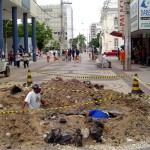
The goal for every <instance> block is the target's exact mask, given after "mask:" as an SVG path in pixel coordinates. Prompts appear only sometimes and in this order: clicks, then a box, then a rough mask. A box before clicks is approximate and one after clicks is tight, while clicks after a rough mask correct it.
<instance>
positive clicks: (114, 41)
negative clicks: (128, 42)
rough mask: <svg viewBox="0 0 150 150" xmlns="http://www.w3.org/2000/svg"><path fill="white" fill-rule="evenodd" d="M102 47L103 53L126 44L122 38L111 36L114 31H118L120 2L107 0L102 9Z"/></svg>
mask: <svg viewBox="0 0 150 150" xmlns="http://www.w3.org/2000/svg"><path fill="white" fill-rule="evenodd" d="M100 25H101V31H100V38H101V42H102V45H100V47H101V49H102V52H105V51H109V50H112V49H118V47H120V46H121V45H123V44H124V41H123V39H122V38H121V37H115V36H112V35H110V34H111V33H112V32H114V31H118V0H105V1H104V4H103V7H102V9H101V17H100Z"/></svg>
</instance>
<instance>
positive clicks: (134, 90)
mask: <svg viewBox="0 0 150 150" xmlns="http://www.w3.org/2000/svg"><path fill="white" fill-rule="evenodd" d="M134 76H135V77H136V78H138V75H137V74H135V75H134ZM136 78H134V79H133V86H132V91H131V93H132V94H142V93H143V91H142V90H141V89H140V88H139V81H138V80H137V79H136Z"/></svg>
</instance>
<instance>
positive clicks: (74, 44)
mask: <svg viewBox="0 0 150 150" xmlns="http://www.w3.org/2000/svg"><path fill="white" fill-rule="evenodd" d="M69 43H70V45H71V47H72V48H74V49H75V48H77V44H78V39H77V38H73V39H70V40H69Z"/></svg>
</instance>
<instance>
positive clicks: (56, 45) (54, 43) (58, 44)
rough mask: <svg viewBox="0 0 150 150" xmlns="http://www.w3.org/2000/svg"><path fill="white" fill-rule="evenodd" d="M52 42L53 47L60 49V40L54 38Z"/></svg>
mask: <svg viewBox="0 0 150 150" xmlns="http://www.w3.org/2000/svg"><path fill="white" fill-rule="evenodd" d="M51 44H52V47H53V48H54V49H55V50H59V49H60V43H59V42H58V41H55V40H53V41H52V42H51Z"/></svg>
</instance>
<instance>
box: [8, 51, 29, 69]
mask: <svg viewBox="0 0 150 150" xmlns="http://www.w3.org/2000/svg"><path fill="white" fill-rule="evenodd" d="M29 59H30V55H29V54H28V53H27V52H25V51H24V52H22V53H19V51H18V52H17V54H16V55H15V56H14V53H13V52H12V51H10V52H9V54H8V62H9V65H12V64H13V62H14V60H15V61H16V65H17V67H18V68H20V62H21V61H23V66H24V68H28V67H29Z"/></svg>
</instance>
